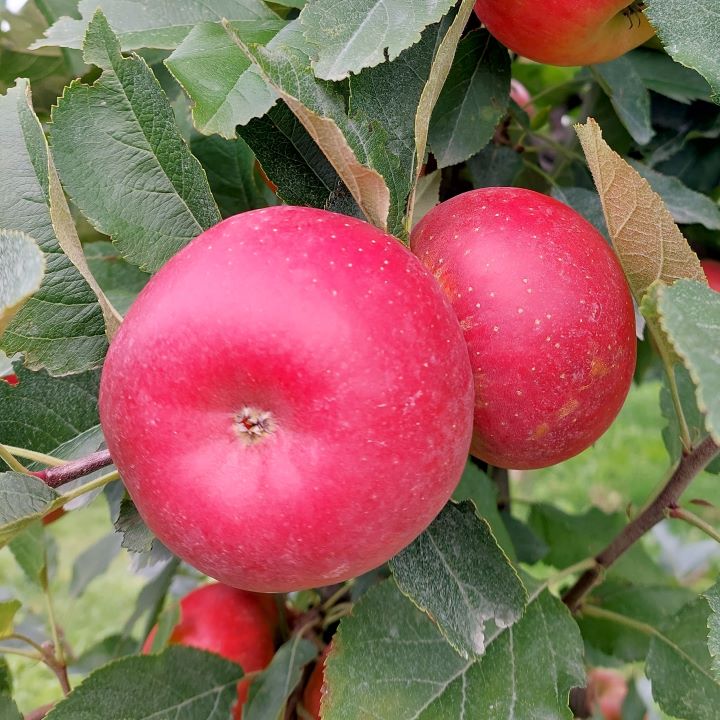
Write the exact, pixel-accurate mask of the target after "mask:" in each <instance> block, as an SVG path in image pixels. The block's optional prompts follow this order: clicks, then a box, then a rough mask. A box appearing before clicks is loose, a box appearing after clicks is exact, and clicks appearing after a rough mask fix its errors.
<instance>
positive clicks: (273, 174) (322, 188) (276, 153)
mask: <svg viewBox="0 0 720 720" xmlns="http://www.w3.org/2000/svg"><path fill="white" fill-rule="evenodd" d="M238 132H239V133H240V135H241V136H242V137H243V138H244V140H245V141H246V142H247V143H248V145H249V146H250V147H251V148H252V149H253V150H254V152H255V154H256V155H257V158H258V161H259V162H260V164H261V165H262V168H263V170H264V171H265V173H266V174H267V176H268V177H269V178H270V180H272V181H273V182H274V183H275V184H276V185H277V196H278V197H279V198H280V199H281V200H283V201H284V202H286V203H287V204H288V205H309V206H311V207H320V208H326V209H329V208H330V205H331V202H332V199H333V197H334V196H335V194H336V193H337V192H338V191H339V190H340V189H341V188H344V187H345V186H344V185H343V182H342V180H341V179H340V176H339V175H338V174H337V172H335V168H333V166H332V165H331V164H330V162H329V161H328V159H327V158H326V157H325V155H323V153H322V151H321V150H320V148H319V147H318V146H317V144H316V143H315V141H314V140H313V139H312V138H311V137H310V135H309V134H308V132H307V130H305V128H304V127H303V125H302V123H301V122H300V121H299V120H298V119H297V118H296V117H295V115H294V114H293V113H292V111H291V110H290V109H289V108H288V106H287V105H286V104H285V103H284V102H280V103H278V104H277V105H276V106H275V107H273V108H272V109H271V110H270V112H268V113H267V115H265V116H264V117H262V118H259V119H255V120H251V121H250V122H249V123H248V124H247V125H246V126H245V127H241V128H239V129H238ZM347 214H349V215H354V216H356V217H360V218H364V216H363V214H362V211H361V210H360V208H358V207H357V206H356V209H355V211H354V212H349V213H347Z"/></svg>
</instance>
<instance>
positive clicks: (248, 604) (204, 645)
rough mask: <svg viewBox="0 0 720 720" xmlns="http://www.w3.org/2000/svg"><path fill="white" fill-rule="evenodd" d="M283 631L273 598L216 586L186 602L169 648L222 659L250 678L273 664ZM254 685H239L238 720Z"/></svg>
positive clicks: (148, 647)
mask: <svg viewBox="0 0 720 720" xmlns="http://www.w3.org/2000/svg"><path fill="white" fill-rule="evenodd" d="M277 625H278V612H277V607H276V605H275V600H274V599H273V597H272V596H271V595H259V594H257V593H250V592H245V591H244V590H236V589H235V588H231V587H228V586H227V585H221V584H218V583H213V584H211V585H204V586H203V587H200V588H197V589H196V590H193V591H192V592H190V593H188V594H187V595H186V596H185V597H184V598H182V600H180V622H179V623H178V624H177V625H176V626H175V628H174V630H173V632H172V635H171V636H170V640H169V641H168V642H169V644H171V645H188V646H189V647H194V648H198V649H200V650H208V651H210V652H214V653H216V654H217V655H222V656H223V657H224V658H227V659H228V660H232V661H233V662H236V663H238V665H241V666H242V669H243V671H244V672H245V674H247V673H250V672H254V671H256V670H262V669H263V668H265V667H267V665H269V664H270V661H271V660H272V658H273V655H274V654H275V631H276V629H277ZM156 632H157V628H153V629H152V631H151V632H150V634H149V635H148V637H147V640H146V641H145V644H144V645H143V652H144V653H149V652H151V650H152V644H153V639H154V637H155V634H156ZM249 684H250V682H249V681H248V680H241V681H240V682H239V683H238V702H237V704H236V706H235V708H234V710H233V717H234V718H235V720H240V718H241V717H242V704H243V703H244V702H245V700H246V699H247V694H248V686H249Z"/></svg>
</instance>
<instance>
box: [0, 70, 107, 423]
mask: <svg viewBox="0 0 720 720" xmlns="http://www.w3.org/2000/svg"><path fill="white" fill-rule="evenodd" d="M0 147H2V148H3V150H2V152H1V153H0V181H1V182H2V187H3V190H2V192H1V193H0V227H2V228H7V229H13V230H20V231H23V232H25V233H27V234H28V235H30V236H31V237H32V238H34V239H35V240H36V241H37V243H38V245H39V246H40V249H41V250H42V251H43V253H44V254H45V260H46V272H45V277H44V279H43V282H42V285H41V286H40V289H39V290H38V291H37V292H36V293H35V294H34V295H33V296H32V297H31V298H30V299H29V300H28V301H27V303H25V305H24V307H23V308H22V309H21V310H20V312H19V313H18V314H17V315H16V316H15V318H14V319H13V320H12V322H11V323H10V325H9V327H8V328H7V330H6V331H5V333H4V335H3V336H2V342H1V343H0V345H1V347H2V349H3V350H4V351H5V352H6V353H7V354H8V355H14V354H15V353H17V352H22V353H23V355H24V358H25V364H26V365H27V366H28V367H30V368H32V369H40V368H47V369H48V370H49V371H50V372H51V373H52V374H53V375H64V374H68V373H78V372H83V371H85V370H89V369H92V368H97V367H99V366H100V365H101V364H102V361H103V358H104V357H105V352H106V351H107V337H106V336H105V323H104V320H103V316H102V312H101V310H100V306H99V305H98V302H97V298H96V297H95V294H94V293H93V291H92V289H91V288H90V286H89V285H88V284H87V283H86V282H85V280H84V279H83V277H82V276H81V275H80V273H79V272H78V271H77V269H76V268H75V267H74V265H73V264H72V262H71V261H70V259H69V258H68V257H66V256H65V254H64V253H63V252H62V250H61V249H60V245H59V244H58V241H57V239H56V237H55V232H54V230H53V226H52V222H51V220H50V209H49V206H48V202H49V200H48V155H47V144H46V142H45V136H44V135H43V131H42V128H41V127H40V123H39V122H38V120H37V118H36V117H35V114H34V112H33V110H32V105H31V99H30V89H29V86H28V84H27V82H26V81H25V80H19V81H18V84H17V86H16V87H15V88H12V89H10V90H8V92H7V94H6V95H5V96H3V97H0ZM0 417H2V416H0Z"/></svg>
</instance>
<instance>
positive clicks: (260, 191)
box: [190, 135, 274, 217]
mask: <svg viewBox="0 0 720 720" xmlns="http://www.w3.org/2000/svg"><path fill="white" fill-rule="evenodd" d="M190 147H191V149H192V151H193V154H194V155H195V157H196V158H197V159H198V160H199V161H200V163H201V164H202V166H203V168H204V170H205V173H206V174H207V178H208V182H209V183H210V189H211V190H212V193H213V196H214V197H215V201H216V202H217V204H218V207H219V208H220V212H221V214H222V216H223V217H230V216H231V215H236V214H237V213H241V212H245V211H246V210H255V209H256V208H261V207H266V206H267V205H268V204H272V203H273V201H274V198H273V195H272V193H271V192H270V191H269V190H268V189H267V188H266V187H265V186H264V184H263V183H262V182H261V181H260V179H259V178H258V176H257V173H256V172H255V155H254V153H253V151H252V150H251V149H250V148H249V147H248V145H247V143H246V142H245V141H244V140H243V139H241V138H237V139H236V140H224V139H223V138H221V137H219V136H217V135H211V136H210V137H197V138H194V139H193V140H192V142H191V144H190Z"/></svg>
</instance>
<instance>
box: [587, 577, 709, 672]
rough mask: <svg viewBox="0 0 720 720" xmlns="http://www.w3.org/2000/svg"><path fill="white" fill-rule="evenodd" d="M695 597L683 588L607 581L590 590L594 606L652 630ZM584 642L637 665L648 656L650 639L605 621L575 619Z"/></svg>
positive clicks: (611, 655) (641, 633)
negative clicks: (643, 624)
mask: <svg viewBox="0 0 720 720" xmlns="http://www.w3.org/2000/svg"><path fill="white" fill-rule="evenodd" d="M694 597H695V594H694V593H693V592H692V591H691V590H688V589H686V588H678V587H668V586H662V585H649V586H640V585H636V584H633V583H628V582H619V581H617V580H613V579H608V580H607V581H606V582H604V583H603V584H602V585H601V586H600V587H598V588H597V589H596V590H594V591H593V603H595V604H597V605H599V606H600V607H602V608H603V609H604V610H610V611H612V612H615V613H619V614H620V615H624V616H625V617H629V618H632V619H633V620H637V621H638V622H641V623H645V624H647V625H650V626H652V627H657V626H658V625H661V624H662V623H663V622H664V621H665V620H667V618H669V617H670V616H671V615H673V614H674V613H676V612H677V611H678V610H679V609H680V608H681V607H682V606H683V605H685V604H686V603H688V602H689V601H690V600H692V599H693V598H694ZM578 624H579V625H580V631H581V632H582V635H583V638H584V639H585V642H586V643H588V644H589V645H590V646H591V647H593V648H595V649H596V650H599V651H600V652H602V653H604V654H605V655H607V656H608V657H614V658H618V659H620V660H623V661H625V662H639V661H640V660H643V659H644V658H645V657H646V656H647V653H648V647H649V644H650V637H649V636H648V635H647V634H646V633H643V632H640V631H638V630H633V629H631V628H627V627H625V626H623V625H618V624H617V623H614V622H611V621H608V620H606V619H604V618H596V617H581V618H580V619H579V620H578Z"/></svg>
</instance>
